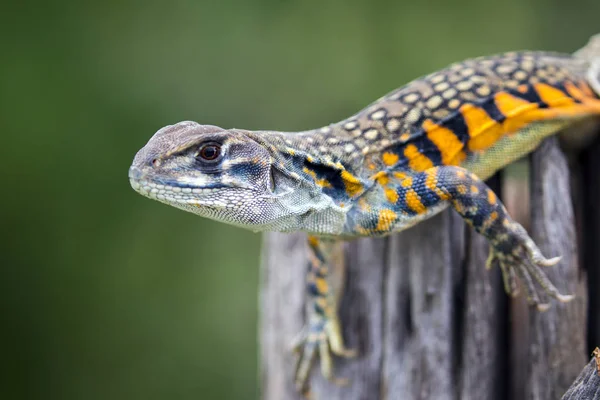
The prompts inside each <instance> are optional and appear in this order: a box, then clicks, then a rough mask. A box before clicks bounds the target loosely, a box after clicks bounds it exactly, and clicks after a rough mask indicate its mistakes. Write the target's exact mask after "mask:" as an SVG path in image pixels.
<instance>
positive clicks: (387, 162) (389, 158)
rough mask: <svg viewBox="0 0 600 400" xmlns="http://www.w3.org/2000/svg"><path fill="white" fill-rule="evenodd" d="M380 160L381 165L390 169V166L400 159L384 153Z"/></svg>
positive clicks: (394, 155)
mask: <svg viewBox="0 0 600 400" xmlns="http://www.w3.org/2000/svg"><path fill="white" fill-rule="evenodd" d="M381 159H382V160H383V163H384V164H385V165H387V166H388V167H391V166H392V165H395V164H396V163H397V162H398V160H399V159H400V157H398V154H394V153H390V152H388V151H386V152H385V153H383V156H381Z"/></svg>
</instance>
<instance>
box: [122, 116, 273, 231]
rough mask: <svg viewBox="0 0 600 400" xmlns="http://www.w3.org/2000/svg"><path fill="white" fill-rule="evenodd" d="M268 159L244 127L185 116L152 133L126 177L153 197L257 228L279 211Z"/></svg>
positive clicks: (185, 208)
mask: <svg viewBox="0 0 600 400" xmlns="http://www.w3.org/2000/svg"><path fill="white" fill-rule="evenodd" d="M272 163H273V160H272V157H271V155H270V153H269V151H268V150H267V149H266V148H265V146H263V145H261V144H260V143H258V142H257V141H256V140H254V139H252V138H251V135H248V131H241V130H235V129H232V130H225V129H222V128H219V127H217V126H212V125H199V124H197V123H195V122H189V121H185V122H180V123H178V124H175V125H170V126H166V127H164V128H162V129H160V130H159V131H158V132H156V134H155V135H154V136H153V137H152V138H151V139H150V141H149V142H148V143H147V144H146V146H144V147H143V148H142V149H141V150H140V151H139V152H138V153H137V154H136V156H135V159H134V160H133V164H132V165H131V168H130V169H129V180H130V182H131V186H132V187H133V188H134V189H135V190H136V191H138V192H139V193H141V194H142V195H144V196H146V197H149V198H151V199H155V200H158V201H160V202H163V203H166V204H169V205H171V206H174V207H177V208H181V209H184V210H186V211H190V212H193V213H195V214H199V215H202V216H204V217H208V218H212V219H216V220H219V221H222V222H227V223H230V224H234V225H238V226H244V227H247V228H251V229H254V230H261V226H262V225H268V224H270V223H272V221H273V220H274V219H276V218H277V217H278V215H277V214H280V213H278V212H277V210H276V209H277V207H276V206H274V204H272V203H273V202H274V199H276V198H277V193H275V192H276V188H275V184H274V178H273V175H272ZM282 189H283V190H285V188H279V190H282ZM277 191H278V190H277Z"/></svg>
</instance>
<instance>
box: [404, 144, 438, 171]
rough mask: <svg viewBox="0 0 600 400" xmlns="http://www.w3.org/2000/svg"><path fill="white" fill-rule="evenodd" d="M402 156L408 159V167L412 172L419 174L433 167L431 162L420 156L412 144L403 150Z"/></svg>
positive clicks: (427, 158) (422, 155)
mask: <svg viewBox="0 0 600 400" xmlns="http://www.w3.org/2000/svg"><path fill="white" fill-rule="evenodd" d="M404 156H405V157H406V158H407V159H408V165H409V166H410V168H412V169H413V170H414V171H418V172H421V171H425V170H426V169H429V168H431V167H433V161H431V160H430V159H429V157H427V156H426V155H424V154H422V153H421V152H420V151H419V149H418V148H417V146H415V145H414V144H409V145H407V146H406V147H405V148H404Z"/></svg>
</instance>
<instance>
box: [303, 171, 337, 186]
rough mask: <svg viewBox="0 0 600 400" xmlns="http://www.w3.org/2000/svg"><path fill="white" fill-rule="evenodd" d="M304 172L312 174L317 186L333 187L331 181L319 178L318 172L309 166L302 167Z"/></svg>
mask: <svg viewBox="0 0 600 400" xmlns="http://www.w3.org/2000/svg"><path fill="white" fill-rule="evenodd" d="M302 172H304V173H305V174H307V175H310V176H311V177H312V178H313V180H314V181H315V183H316V184H317V186H320V187H322V188H330V187H331V183H329V181H328V180H327V179H319V178H317V173H316V172H315V171H313V170H311V169H308V168H307V167H304V168H302Z"/></svg>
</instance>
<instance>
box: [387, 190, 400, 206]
mask: <svg viewBox="0 0 600 400" xmlns="http://www.w3.org/2000/svg"><path fill="white" fill-rule="evenodd" d="M384 193H385V198H386V199H387V201H389V202H390V203H392V204H396V202H397V201H398V198H399V197H400V196H399V195H398V192H396V190H394V189H392V188H386V189H384Z"/></svg>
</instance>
